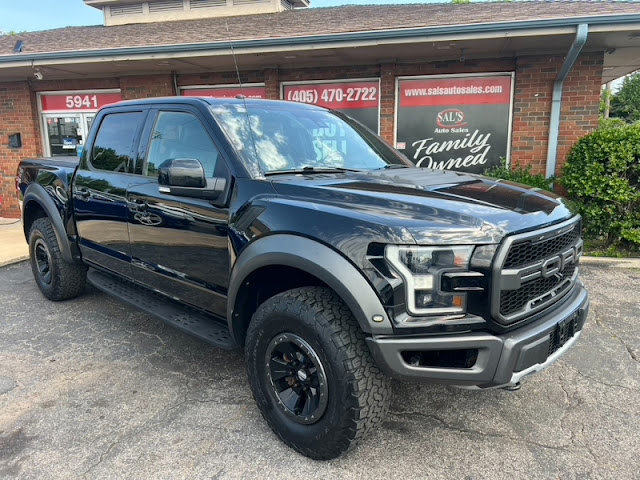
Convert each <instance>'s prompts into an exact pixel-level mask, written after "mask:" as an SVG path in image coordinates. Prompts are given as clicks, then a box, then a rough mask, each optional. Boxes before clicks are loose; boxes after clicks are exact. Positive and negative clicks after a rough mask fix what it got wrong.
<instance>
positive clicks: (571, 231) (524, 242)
mask: <svg viewBox="0 0 640 480" xmlns="http://www.w3.org/2000/svg"><path fill="white" fill-rule="evenodd" d="M580 230H581V224H580V218H579V217H575V218H573V219H571V220H569V221H567V222H563V223H562V224H560V225H557V226H554V227H548V228H546V229H542V230H538V231H535V232H529V233H526V234H520V235H514V236H513V237H509V238H507V239H506V240H505V242H504V244H503V245H502V246H501V247H500V250H499V251H498V255H497V257H496V263H495V266H494V278H493V282H492V285H493V289H492V303H491V308H492V315H493V316H494V318H495V319H496V320H498V321H499V322H500V323H503V324H513V323H516V322H518V321H519V320H521V319H523V318H524V317H526V316H530V315H531V314H533V313H535V312H538V311H540V310H543V309H544V308H547V307H549V306H550V305H552V304H553V303H555V302H557V301H558V300H560V299H561V298H562V297H564V296H565V295H566V294H567V293H568V292H570V291H571V290H572V288H573V286H574V285H575V283H576V280H577V277H578V268H577V265H578V262H579V259H580V256H581V255H582V250H583V242H582V240H581V238H580Z"/></svg>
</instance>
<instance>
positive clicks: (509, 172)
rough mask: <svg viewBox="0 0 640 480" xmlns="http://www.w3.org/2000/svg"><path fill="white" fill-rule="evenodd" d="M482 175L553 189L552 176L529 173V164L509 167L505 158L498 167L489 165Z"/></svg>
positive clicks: (543, 188)
mask: <svg viewBox="0 0 640 480" xmlns="http://www.w3.org/2000/svg"><path fill="white" fill-rule="evenodd" d="M483 175H486V176H487V177H493V178H500V179H502V180H509V181H511V182H516V183H523V184H524V185H529V186H530V187H537V188H541V189H542V190H552V189H553V182H554V179H553V178H546V177H545V176H544V175H542V174H533V173H531V165H527V167H525V168H523V167H519V166H518V167H515V168H511V167H509V166H508V165H507V163H506V161H505V160H502V165H500V166H498V167H491V168H488V169H487V170H485V171H484V173H483Z"/></svg>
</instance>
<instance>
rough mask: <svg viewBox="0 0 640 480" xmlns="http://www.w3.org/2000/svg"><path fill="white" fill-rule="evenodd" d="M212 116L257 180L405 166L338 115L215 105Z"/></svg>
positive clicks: (397, 156)
mask: <svg viewBox="0 0 640 480" xmlns="http://www.w3.org/2000/svg"><path fill="white" fill-rule="evenodd" d="M211 110H212V113H213V115H214V117H215V118H216V120H217V121H218V123H219V125H220V126H221V127H222V130H223V131H224V132H225V134H226V136H227V138H228V139H229V141H230V142H231V144H232V145H233V147H234V148H235V149H236V151H237V152H238V154H239V155H240V157H241V158H242V160H243V161H244V162H245V164H246V165H247V167H248V169H249V171H251V172H252V174H253V175H255V176H258V175H261V174H265V175H268V174H270V173H278V172H287V171H300V170H303V169H304V170H306V171H313V170H326V169H330V170H333V169H336V170H342V169H345V170H374V169H379V168H385V167H386V166H387V165H402V166H407V165H408V164H407V162H408V161H407V160H404V159H403V157H402V156H401V154H400V153H398V152H397V151H395V150H393V149H392V148H391V147H389V146H388V145H387V144H385V143H384V142H383V141H382V140H380V139H379V138H378V137H377V136H376V135H374V134H373V133H372V132H370V131H369V130H367V129H366V128H365V127H363V126H362V125H360V124H359V123H357V122H355V121H353V120H351V119H349V118H348V117H345V116H343V115H341V114H339V113H337V112H331V111H327V110H320V109H318V110H316V109H307V108H287V106H286V105H282V106H280V105H276V104H267V105H256V104H252V105H251V104H250V105H247V106H246V107H245V106H244V105H242V104H228V105H215V106H212V107H211ZM249 126H251V129H249Z"/></svg>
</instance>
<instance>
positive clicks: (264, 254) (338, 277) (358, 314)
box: [227, 234, 393, 335]
mask: <svg viewBox="0 0 640 480" xmlns="http://www.w3.org/2000/svg"><path fill="white" fill-rule="evenodd" d="M269 265H283V266H287V267H293V268H297V269H298V270H303V271H305V272H307V273H309V274H311V275H313V276H315V277H316V278H318V279H320V280H321V281H322V282H324V283H325V284H326V285H328V286H329V287H330V288H331V289H333V290H334V291H335V292H336V294H337V295H338V296H339V297H340V298H341V299H342V300H343V301H344V302H345V303H346V305H347V307H349V309H350V310H351V312H352V313H353V315H354V317H355V318H356V320H357V321H358V324H359V325H360V327H361V328H362V330H363V331H364V332H366V333H369V334H376V335H378V334H379V335H384V334H392V333H393V328H392V326H391V321H390V320H389V317H388V316H387V313H386V311H385V309H384V306H383V305H382V303H381V301H380V299H379V298H378V295H377V294H376V292H375V291H374V289H373V287H372V286H371V285H370V284H369V283H368V282H367V280H366V279H365V277H364V276H363V275H362V273H360V271H358V269H357V268H356V267H354V266H353V264H351V263H350V262H349V261H348V260H347V259H345V258H344V257H343V256H342V255H340V254H339V253H338V252H336V251H335V250H332V249H331V248H329V247H327V246H326V245H323V244H321V243H318V242H316V241H314V240H310V239H308V238H305V237H300V236H297V235H290V234H275V235H269V236H267V237H263V238H261V239H259V240H256V241H255V242H253V243H251V244H249V245H248V246H247V247H246V248H245V250H244V251H243V252H242V253H241V254H240V256H239V257H238V259H237V261H236V263H235V265H234V267H233V271H232V273H231V279H230V282H229V295H228V304H227V322H228V324H229V331H230V332H234V331H235V329H234V328H233V321H234V307H235V304H236V298H237V295H238V292H239V291H240V289H241V287H242V285H243V283H244V281H245V279H246V278H247V277H248V276H249V275H250V274H251V273H252V272H254V271H256V270H257V269H259V268H261V267H266V266H269ZM374 315H381V316H382V318H383V320H382V321H381V322H374V321H373V319H372V318H373V316H374Z"/></svg>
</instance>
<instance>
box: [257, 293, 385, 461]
mask: <svg viewBox="0 0 640 480" xmlns="http://www.w3.org/2000/svg"><path fill="white" fill-rule="evenodd" d="M245 349H246V359H247V371H248V375H249V383H250V385H251V390H252V391H253V396H254V398H255V399H256V402H257V404H258V408H259V409H260V412H261V413H262V416H263V417H264V418H265V420H266V421H267V423H268V424H269V426H270V427H271V428H272V429H273V431H274V432H275V433H276V434H277V435H278V436H279V437H280V438H281V439H282V440H283V441H284V442H285V443H286V444H287V445H289V446H290V447H292V448H294V449H295V450H297V451H298V452H300V453H302V454H303V455H306V456H308V457H311V458H314V459H319V460H328V459H331V458H335V457H337V456H339V455H340V454H342V453H343V452H345V451H347V450H349V449H350V448H352V447H353V446H355V445H356V444H357V443H358V441H359V440H360V439H361V438H362V437H363V436H365V435H366V434H367V433H368V432H370V431H371V430H373V429H374V428H375V427H376V426H377V425H378V423H380V421H382V419H383V418H384V415H385V413H386V411H387V409H388V405H389V399H390V384H389V380H388V378H387V377H385V376H384V375H383V374H382V373H381V372H380V370H378V368H377V367H376V365H375V364H374V362H373V359H372V358H371V354H370V353H369V349H368V348H367V346H366V344H365V340H364V334H363V333H362V330H361V329H360V327H359V326H358V324H357V322H356V320H355V319H354V318H353V315H352V314H351V312H350V311H349V309H348V308H347V307H346V306H345V304H344V303H343V302H342V301H341V300H340V298H338V297H337V295H336V294H335V293H334V292H332V291H331V290H329V289H327V288H320V287H306V288H298V289H295V290H289V291H287V292H284V293H281V294H279V295H276V296H274V297H272V298H270V299H269V300H267V301H265V302H264V303H263V304H262V305H260V307H258V310H257V311H256V313H255V314H254V316H253V318H252V321H251V323H250V325H249V330H248V332H247V339H246V345H245Z"/></svg>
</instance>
